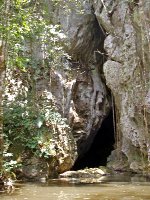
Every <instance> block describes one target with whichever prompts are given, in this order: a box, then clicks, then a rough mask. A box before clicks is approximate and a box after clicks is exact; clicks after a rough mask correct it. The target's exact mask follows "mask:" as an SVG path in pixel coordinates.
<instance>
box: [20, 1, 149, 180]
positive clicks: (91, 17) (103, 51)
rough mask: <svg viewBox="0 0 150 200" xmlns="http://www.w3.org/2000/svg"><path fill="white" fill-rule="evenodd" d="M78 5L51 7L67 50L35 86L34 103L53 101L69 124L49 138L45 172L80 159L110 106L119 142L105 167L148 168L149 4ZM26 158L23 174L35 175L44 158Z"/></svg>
mask: <svg viewBox="0 0 150 200" xmlns="http://www.w3.org/2000/svg"><path fill="white" fill-rule="evenodd" d="M80 3H81V5H80V9H79V7H78V6H77V7H76V6H74V4H72V3H71V9H70V11H69V12H66V11H65V10H64V9H62V7H61V5H60V7H59V8H58V9H57V10H56V11H55V12H54V18H55V20H54V21H57V22H59V23H60V24H61V27H62V31H63V32H64V33H65V35H66V37H65V39H63V41H62V42H63V43H64V46H65V50H66V52H67V54H68V55H65V56H64V57H63V58H62V67H59V68H58V69H56V68H52V69H51V68H50V70H49V71H48V73H44V72H43V76H41V77H40V78H39V79H37V80H36V83H35V87H34V88H35V91H36V93H35V94H36V98H37V100H38V99H44V101H39V102H40V104H41V105H42V106H45V105H51V103H52V104H53V105H55V107H57V110H58V112H59V113H60V114H61V116H62V117H63V118H66V119H67V123H68V124H69V126H70V128H69V129H68V128H63V126H59V124H58V125H57V126H56V127H55V128H56V129H55V130H56V132H55V134H53V137H52V139H50V140H49V142H50V145H51V146H53V147H54V148H53V149H52V150H54V157H53V158H54V159H52V160H51V162H49V163H48V166H49V169H48V170H49V172H48V174H49V175H50V176H51V175H52V174H53V173H52V171H56V172H58V173H61V172H63V171H66V170H69V169H70V168H72V166H73V165H74V163H75V161H76V159H77V157H82V156H83V155H84V154H85V153H86V152H87V151H88V149H89V148H90V146H91V144H92V142H93V139H94V137H95V135H96V133H97V131H98V129H99V128H100V127H101V124H102V122H103V120H104V119H105V118H106V117H107V115H108V113H109V111H110V109H111V108H113V110H114V116H115V118H114V122H115V142H116V145H115V150H114V151H113V152H112V154H111V156H110V157H109V159H108V161H109V162H108V166H109V167H111V168H113V169H115V170H133V171H134V172H146V173H147V172H149V159H150V158H149V156H150V155H149V154H150V153H149V152H150V141H149V140H150V136H149V134H150V133H149V127H150V122H149V121H150V120H149V117H150V116H149V113H150V91H149V75H150V73H149V71H150V70H149V66H150V59H149V39H150V38H149V32H148V30H149V28H150V27H149V19H150V16H149V12H148V11H149V8H150V3H149V1H148V0H145V1H144V2H143V1H142V0H141V1H140V0H139V1H129V0H126V1H117V0H106V1H105V0H103V1H102V0H87V1H84V2H80ZM82 3H83V4H82ZM69 4H70V1H69ZM66 5H67V3H66ZM51 6H52V5H51ZM51 6H50V9H51ZM69 6H70V5H69ZM56 15H57V16H56ZM36 51H38V50H37V49H36ZM35 55H37V53H35ZM45 74H46V77H45ZM108 88H109V90H110V91H111V92H110V91H108ZM18 91H19V90H18ZM112 97H113V98H112ZM45 102H46V103H45ZM112 103H113V105H112ZM47 124H48V123H47ZM53 125H54V124H53ZM108 126H109V124H108ZM49 128H50V129H52V128H53V126H49ZM76 147H77V148H76ZM28 161H30V162H29V164H27V166H24V172H27V173H28V176H30V177H31V176H32V175H33V176H37V175H38V173H39V171H40V170H41V169H40V165H41V161H39V159H38V158H36V159H35V157H34V156H33V158H30V159H28ZM28 161H25V162H26V163H27V162H28ZM35 163H36V164H35ZM37 163H39V165H37ZM35 166H39V168H37V167H35ZM45 166H46V165H45ZM35 168H36V169H35ZM46 168H47V166H46ZM30 172H31V173H30ZM33 172H35V173H33ZM54 174H55V173H54Z"/></svg>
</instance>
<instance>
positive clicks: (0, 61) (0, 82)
mask: <svg viewBox="0 0 150 200" xmlns="http://www.w3.org/2000/svg"><path fill="white" fill-rule="evenodd" d="M4 72H5V69H4V56H3V53H2V46H0V173H1V172H2V166H3V86H4Z"/></svg>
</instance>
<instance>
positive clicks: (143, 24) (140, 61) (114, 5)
mask: <svg viewBox="0 0 150 200" xmlns="http://www.w3.org/2000/svg"><path fill="white" fill-rule="evenodd" d="M93 6H94V8H95V15H96V17H97V19H98V21H99V24H100V25H101V26H102V27H103V28H104V29H105V31H106V33H107V37H106V39H105V43H104V48H105V50H106V52H107V56H108V60H107V61H106V62H105V64H104V74H105V78H106V84H107V85H108V87H109V88H110V89H111V91H112V93H113V96H114V101H115V105H114V107H115V112H116V143H117V146H116V150H115V151H114V152H113V153H112V155H111V156H110V161H111V162H110V164H109V166H111V167H113V168H115V169H123V168H124V167H127V166H128V167H129V168H130V169H132V170H133V171H136V172H141V171H147V172H148V171H149V152H150V135H149V134H150V129H149V127H150V126H149V125H150V124H149V121H150V118H149V117H150V116H149V101H150V95H149V94H150V91H149V83H150V81H149V80H150V79H149V78H150V57H149V50H150V49H149V39H150V36H149V28H150V24H149V19H150V14H149V9H150V2H149V1H142V0H141V1H140V0H139V1H111V0H109V1H93ZM115 155H118V156H115ZM117 157H118V158H117ZM116 158H117V159H116Z"/></svg>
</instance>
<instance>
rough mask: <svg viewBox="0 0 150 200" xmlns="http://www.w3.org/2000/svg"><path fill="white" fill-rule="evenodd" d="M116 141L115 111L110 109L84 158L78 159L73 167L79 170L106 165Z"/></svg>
mask: <svg viewBox="0 0 150 200" xmlns="http://www.w3.org/2000/svg"><path fill="white" fill-rule="evenodd" d="M114 143H115V139H114V125H113V112H112V111H110V113H109V115H108V116H107V117H106V119H105V120H104V121H103V123H102V125H101V127H100V129H99V130H98V132H97V134H96V136H95V138H94V141H93V143H92V145H91V148H90V149H89V150H88V151H87V152H86V153H85V155H84V156H83V157H82V158H79V159H77V161H76V162H75V164H74V166H73V168H72V169H73V170H78V169H83V168H85V167H91V168H93V167H98V166H106V164H107V157H108V156H109V155H110V153H111V151H112V150H113V149H114V147H113V146H114Z"/></svg>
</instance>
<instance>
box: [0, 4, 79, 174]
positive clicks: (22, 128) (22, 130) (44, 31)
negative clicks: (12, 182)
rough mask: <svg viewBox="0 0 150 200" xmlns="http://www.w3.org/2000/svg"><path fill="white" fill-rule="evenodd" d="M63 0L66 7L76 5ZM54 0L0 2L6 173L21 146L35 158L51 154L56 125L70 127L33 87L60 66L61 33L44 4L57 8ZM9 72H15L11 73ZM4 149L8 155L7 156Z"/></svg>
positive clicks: (63, 54)
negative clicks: (20, 83)
mask: <svg viewBox="0 0 150 200" xmlns="http://www.w3.org/2000/svg"><path fill="white" fill-rule="evenodd" d="M68 1H69V2H70V4H71V5H73V4H74V3H75V5H77V4H78V3H79V1H75V2H73V1H72V0H68ZM61 2H62V1H61ZM72 2H73V4H72ZM58 3H60V1H56V0H49V1H42V0H36V1H31V0H6V1H0V12H1V15H0V40H2V41H3V42H4V44H5V59H6V63H5V64H6V69H7V73H6V80H5V86H6V90H8V91H9V92H8V91H6V92H5V93H6V94H5V101H4V139H5V155H4V157H5V163H4V167H5V168H6V169H8V171H9V170H10V171H11V170H12V169H13V168H14V167H18V162H17V161H16V160H17V159H18V156H20V154H21V153H22V152H23V151H24V150H26V149H29V150H30V151H32V152H33V153H35V154H36V155H38V156H40V157H45V158H48V157H49V156H50V155H54V154H55V153H56V150H55V147H54V146H53V142H51V141H52V140H53V137H54V135H55V133H56V132H57V125H61V127H63V128H69V126H68V125H67V122H66V119H64V118H62V116H61V115H60V113H59V112H58V111H57V109H56V108H55V107H54V106H52V105H51V104H50V103H49V105H47V104H46V103H45V102H38V98H36V89H35V87H36V80H38V79H39V78H41V74H44V73H45V74H46V73H49V70H50V69H52V68H56V67H60V66H61V65H60V62H61V57H62V56H66V55H67V54H66V53H65V51H64V44H63V42H62V39H64V38H65V35H64V34H63V33H62V32H61V30H60V25H59V24H54V23H53V22H52V20H51V14H50V13H51V12H52V11H51V10H53V9H49V6H48V4H50V5H51V6H57V5H58ZM63 4H64V7H65V3H64V2H63ZM67 9H69V8H67ZM38 53H39V54H40V55H39V57H38V56H37V54H38ZM10 71H15V73H16V72H17V73H16V74H15V76H14V75H12V77H11V76H10V75H9V73H8V72H10ZM18 71H19V73H18ZM43 71H44V72H43ZM45 74H44V77H45ZM24 77H25V78H24ZM19 78H20V79H22V80H23V82H24V83H25V82H26V85H27V89H28V90H29V88H31V89H30V90H29V91H28V90H27V91H26V90H24V91H23V92H22V91H20V90H19V89H18V88H17V87H16V88H15V84H16V82H17V81H18V79H19ZM17 90H18V91H17ZM7 92H8V93H10V94H7ZM29 93H30V95H29ZM8 95H9V96H10V97H11V99H9V97H8ZM40 104H42V106H41V105H40ZM8 152H12V153H13V154H12V156H11V157H9V156H8V155H9V153H8ZM16 152H18V153H16Z"/></svg>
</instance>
